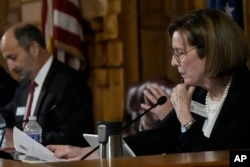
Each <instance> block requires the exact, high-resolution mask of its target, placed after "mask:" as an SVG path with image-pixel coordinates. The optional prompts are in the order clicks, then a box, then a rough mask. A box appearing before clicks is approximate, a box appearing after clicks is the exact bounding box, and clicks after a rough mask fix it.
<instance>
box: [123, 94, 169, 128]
mask: <svg viewBox="0 0 250 167" xmlns="http://www.w3.org/2000/svg"><path fill="white" fill-rule="evenodd" d="M166 101H167V97H166V96H161V97H160V98H159V99H158V100H157V102H156V103H155V104H154V105H152V106H151V107H150V108H149V109H147V110H146V111H144V112H143V113H142V114H140V115H138V116H137V117H136V118H135V119H134V120H132V121H131V122H129V123H128V124H126V125H125V126H123V127H122V130H124V129H126V128H127V127H129V126H131V125H132V124H133V123H134V122H135V121H137V120H138V119H140V118H141V117H142V116H143V115H145V114H147V113H148V112H149V111H150V110H152V109H153V108H155V107H156V106H158V105H162V104H164V103H165V102H166Z"/></svg>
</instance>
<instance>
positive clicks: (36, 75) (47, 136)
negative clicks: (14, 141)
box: [0, 23, 94, 146]
mask: <svg viewBox="0 0 250 167" xmlns="http://www.w3.org/2000/svg"><path fill="white" fill-rule="evenodd" d="M0 50H1V52H2V55H3V57H4V58H5V59H6V61H7V65H8V68H9V70H10V71H13V72H15V73H16V74H17V75H18V76H19V77H20V85H19V87H18V88H17V90H16V93H15V97H14V98H13V100H12V101H11V102H10V103H9V104H8V105H6V107H5V108H4V110H1V113H2V115H3V116H4V118H5V120H6V124H7V127H8V128H13V126H16V127H18V128H19V129H23V126H24V124H25V123H26V122H27V119H28V117H29V116H32V115H34V116H37V121H38V123H39V124H40V125H41V127H42V130H43V135H42V144H44V145H47V144H52V143H53V144H59V143H60V144H70V145H74V146H86V145H87V143H86V141H85V140H84V139H83V137H82V134H83V133H93V125H94V124H93V116H92V111H91V107H92V100H91V92H90V89H89V86H88V84H87V82H86V81H85V80H84V77H83V76H81V75H80V73H78V72H76V71H75V70H73V69H71V68H70V67H68V66H66V65H65V64H63V63H61V62H59V61H58V60H56V58H54V57H53V56H51V55H50V54H49V53H48V51H47V50H46V48H45V40H44V37H43V35H42V33H41V32H40V30H39V29H38V28H37V27H36V26H33V25H30V24H27V23H18V24H16V25H14V26H12V27H10V28H9V29H8V30H7V31H6V32H5V33H4V34H3V36H2V39H1V43H0ZM33 81H34V82H35V83H36V87H35V88H34V94H33V100H31V99H32V98H31V96H32V95H31V93H29V85H30V83H31V82H33ZM29 101H32V103H31V107H30V108H31V109H30V114H29V113H28V111H27V110H29V109H28V107H26V106H28V103H29Z"/></svg>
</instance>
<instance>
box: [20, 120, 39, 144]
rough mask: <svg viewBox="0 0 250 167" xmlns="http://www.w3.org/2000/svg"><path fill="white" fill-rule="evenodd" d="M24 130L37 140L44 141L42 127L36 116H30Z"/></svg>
mask: <svg viewBox="0 0 250 167" xmlns="http://www.w3.org/2000/svg"><path fill="white" fill-rule="evenodd" d="M23 132H24V133H26V134H27V135H28V136H30V137H31V138H32V139H34V140H35V141H37V142H39V143H42V128H41V126H40V125H39V124H38V122H37V121H36V116H30V117H29V122H28V123H27V124H26V126H25V127H24V129H23Z"/></svg>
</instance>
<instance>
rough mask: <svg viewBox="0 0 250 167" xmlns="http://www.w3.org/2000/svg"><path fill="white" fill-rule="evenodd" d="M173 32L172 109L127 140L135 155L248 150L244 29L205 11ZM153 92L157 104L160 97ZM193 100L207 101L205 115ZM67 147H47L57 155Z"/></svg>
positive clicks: (248, 76)
mask: <svg viewBox="0 0 250 167" xmlns="http://www.w3.org/2000/svg"><path fill="white" fill-rule="evenodd" d="M169 35H170V37H171V41H172V51H173V57H172V62H171V64H172V66H174V67H176V68H177V69H178V71H179V73H180V74H181V77H182V78H183V79H184V83H180V84H178V85H177V86H176V87H175V88H174V89H173V92H172V93H171V98H170V100H171V102H172V104H173V107H174V109H173V110H172V111H171V112H169V113H168V114H167V116H166V117H165V118H164V119H163V120H162V122H161V124H160V125H159V126H158V127H157V128H154V129H152V130H148V131H143V132H140V133H138V134H137V135H133V136H128V137H126V138H125V139H124V140H125V141H126V142H127V144H128V145H129V146H130V147H131V149H132V150H133V151H134V152H135V154H136V155H148V154H162V153H179V152H194V151H209V150H224V149H226V150H231V149H245V148H250V142H249V141H250V126H249V125H250V123H249V120H250V103H249V99H250V86H249V85H250V73H249V70H248V68H247V66H246V62H247V60H248V57H249V48H248V43H247V41H246V39H245V38H244V34H243V32H242V30H241V28H240V27H239V26H238V25H237V24H236V23H235V22H234V21H233V20H232V19H231V18H230V17H229V16H228V15H226V14H225V13H224V12H222V11H217V10H213V9H202V10H199V11H196V12H192V13H189V14H187V15H184V17H182V18H180V19H179V20H177V21H175V22H173V23H171V24H170V26H169ZM151 92H152V91H151ZM150 96H151V97H150V99H151V101H152V102H153V103H154V102H155V101H156V100H157V99H158V98H159V97H160V95H159V94H154V93H153V94H151V95H150ZM192 100H193V101H196V102H199V103H202V104H205V106H206V107H205V112H206V113H207V116H205V117H204V116H201V115H199V114H194V113H192V112H190V105H191V101H192ZM63 147H64V146H49V148H50V149H51V150H52V151H55V153H58V152H60V151H59V149H62V150H63ZM62 152H63V153H62ZM73 152H74V149H70V151H69V152H64V151H61V153H62V154H63V156H65V155H66V157H67V155H69V154H68V153H71V156H72V155H73V154H72V153H73ZM62 154H61V155H62Z"/></svg>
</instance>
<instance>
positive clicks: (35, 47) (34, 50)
mask: <svg viewBox="0 0 250 167" xmlns="http://www.w3.org/2000/svg"><path fill="white" fill-rule="evenodd" d="M40 49H41V48H40V45H39V44H38V43H37V42H36V41H32V42H31V44H30V48H29V51H30V53H31V55H33V56H34V57H38V56H39V53H40Z"/></svg>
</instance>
